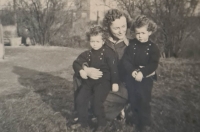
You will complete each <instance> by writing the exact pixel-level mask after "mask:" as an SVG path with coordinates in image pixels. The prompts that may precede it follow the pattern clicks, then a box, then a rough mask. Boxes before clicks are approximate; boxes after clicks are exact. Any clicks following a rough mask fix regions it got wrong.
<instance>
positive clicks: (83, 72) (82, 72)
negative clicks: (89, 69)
mask: <svg viewBox="0 0 200 132" xmlns="http://www.w3.org/2000/svg"><path fill="white" fill-rule="evenodd" d="M79 73H80V76H81V78H83V79H88V77H87V73H86V72H85V71H84V70H80V71H79Z"/></svg>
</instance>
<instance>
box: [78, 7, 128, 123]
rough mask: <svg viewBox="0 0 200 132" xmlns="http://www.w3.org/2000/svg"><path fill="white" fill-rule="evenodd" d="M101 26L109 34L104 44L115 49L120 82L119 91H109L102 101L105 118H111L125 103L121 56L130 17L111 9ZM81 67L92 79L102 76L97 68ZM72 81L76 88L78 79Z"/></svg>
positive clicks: (123, 71)
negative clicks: (104, 100)
mask: <svg viewBox="0 0 200 132" xmlns="http://www.w3.org/2000/svg"><path fill="white" fill-rule="evenodd" d="M103 26H104V27H105V28H106V30H107V32H108V35H109V37H108V39H107V40H106V42H105V44H107V45H108V46H109V47H110V48H111V49H112V50H114V51H115V53H116V56H117V57H118V59H119V60H118V69H119V76H120V82H121V83H120V85H119V91H118V92H110V93H109V95H108V97H107V99H106V102H105V103H104V106H105V113H106V117H107V119H110V120H112V119H114V118H116V116H117V115H118V114H119V113H120V111H121V110H122V109H123V108H124V106H125V105H126V103H127V91H126V88H125V86H124V83H123V82H124V79H125V70H124V68H123V67H122V62H121V58H122V56H123V54H124V50H125V48H126V47H127V46H128V42H129V41H128V39H127V38H126V32H127V28H129V27H130V19H129V17H128V16H127V15H126V14H124V13H122V12H120V11H119V10H117V9H111V10H109V11H108V12H107V13H106V14H105V17H104V20H103ZM83 69H84V71H85V72H86V73H87V75H88V77H90V78H92V79H99V78H101V77H102V72H101V71H100V70H99V69H96V68H93V67H88V66H87V64H85V65H84V66H83ZM74 82H75V83H74V84H75V88H78V86H79V84H80V83H81V82H80V80H79V79H78V78H77V77H75V78H74ZM78 91H79V90H78V89H76V91H75V98H76V95H77V92H78Z"/></svg>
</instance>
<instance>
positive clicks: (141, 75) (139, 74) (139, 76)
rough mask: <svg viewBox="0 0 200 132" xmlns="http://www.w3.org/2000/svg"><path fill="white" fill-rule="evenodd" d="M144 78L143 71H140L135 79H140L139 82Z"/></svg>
mask: <svg viewBox="0 0 200 132" xmlns="http://www.w3.org/2000/svg"><path fill="white" fill-rule="evenodd" d="M142 78H143V74H142V72H138V73H137V75H136V77H135V80H136V81H138V82H141V81H142Z"/></svg>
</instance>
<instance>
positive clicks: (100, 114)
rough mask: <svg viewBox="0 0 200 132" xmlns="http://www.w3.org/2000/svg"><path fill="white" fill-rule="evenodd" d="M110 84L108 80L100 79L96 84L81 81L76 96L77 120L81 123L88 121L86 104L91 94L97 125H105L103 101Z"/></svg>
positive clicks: (84, 123)
mask: <svg viewBox="0 0 200 132" xmlns="http://www.w3.org/2000/svg"><path fill="white" fill-rule="evenodd" d="M110 88H111V84H110V82H109V81H102V82H101V83H97V84H92V83H91V84H90V83H87V84H86V83H83V85H82V87H81V89H80V91H79V93H78V96H77V100H76V103H77V111H78V117H79V121H80V123H81V124H82V125H86V124H87V122H88V104H89V102H90V100H91V96H92V95H93V97H94V98H93V107H94V114H95V116H96V117H97V120H98V125H102V126H103V125H105V124H106V120H105V112H104V106H103V103H104V101H105V100H106V97H107V96H108V94H109V91H110Z"/></svg>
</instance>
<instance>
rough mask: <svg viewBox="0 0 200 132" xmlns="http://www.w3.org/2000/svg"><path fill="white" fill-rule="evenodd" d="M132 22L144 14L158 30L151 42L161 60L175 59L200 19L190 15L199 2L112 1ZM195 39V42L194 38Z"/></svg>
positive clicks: (191, 0) (176, 0)
mask: <svg viewBox="0 0 200 132" xmlns="http://www.w3.org/2000/svg"><path fill="white" fill-rule="evenodd" d="M116 1H117V2H118V6H119V7H120V8H121V9H123V10H125V11H126V12H127V13H128V14H129V15H130V16H131V17H132V18H133V19H134V18H135V17H136V16H137V15H139V14H144V15H147V16H148V17H150V18H152V19H153V20H154V21H155V22H156V23H157V24H158V26H159V29H158V31H157V33H156V34H155V35H154V37H153V38H154V41H155V42H156V43H157V44H159V47H160V49H161V52H162V56H163V57H179V55H180V54H181V52H182V51H183V49H184V47H185V44H186V41H187V39H189V38H190V37H192V36H193V35H194V34H195V33H196V32H197V30H198V28H199V23H200V16H195V14H194V11H195V9H196V7H197V5H198V3H199V0H116ZM196 39H198V38H196Z"/></svg>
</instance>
